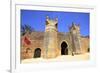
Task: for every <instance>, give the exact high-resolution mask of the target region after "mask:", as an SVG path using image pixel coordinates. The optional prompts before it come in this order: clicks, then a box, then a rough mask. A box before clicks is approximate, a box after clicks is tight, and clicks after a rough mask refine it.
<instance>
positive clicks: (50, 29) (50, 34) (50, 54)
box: [43, 16, 59, 58]
mask: <svg viewBox="0 0 100 73" xmlns="http://www.w3.org/2000/svg"><path fill="white" fill-rule="evenodd" d="M57 24H58V19H57V18H56V19H54V20H52V19H50V18H49V17H48V16H47V17H46V25H45V35H44V56H43V57H44V58H54V57H56V56H58V52H59V51H58V42H57Z"/></svg>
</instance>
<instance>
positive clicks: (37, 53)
mask: <svg viewBox="0 0 100 73" xmlns="http://www.w3.org/2000/svg"><path fill="white" fill-rule="evenodd" d="M39 57H41V49H40V48H36V49H35V51H34V58H39Z"/></svg>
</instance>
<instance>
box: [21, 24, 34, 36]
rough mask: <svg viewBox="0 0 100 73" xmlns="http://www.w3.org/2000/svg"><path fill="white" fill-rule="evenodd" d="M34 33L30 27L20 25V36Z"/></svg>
mask: <svg viewBox="0 0 100 73" xmlns="http://www.w3.org/2000/svg"><path fill="white" fill-rule="evenodd" d="M32 31H34V30H33V28H32V27H31V26H30V25H26V24H25V25H22V26H21V35H22V36H23V35H25V34H26V33H28V34H31V32H32Z"/></svg>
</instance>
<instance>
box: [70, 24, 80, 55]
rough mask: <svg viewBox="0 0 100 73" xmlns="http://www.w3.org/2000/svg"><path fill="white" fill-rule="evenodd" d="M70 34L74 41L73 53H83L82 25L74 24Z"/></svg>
mask: <svg viewBox="0 0 100 73" xmlns="http://www.w3.org/2000/svg"><path fill="white" fill-rule="evenodd" d="M70 34H71V39H72V52H73V53H74V54H80V53H81V36H80V25H76V24H75V23H72V26H71V27H70Z"/></svg>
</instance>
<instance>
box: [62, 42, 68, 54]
mask: <svg viewBox="0 0 100 73" xmlns="http://www.w3.org/2000/svg"><path fill="white" fill-rule="evenodd" d="M67 47H68V45H67V43H66V42H62V44H61V55H68V48H67Z"/></svg>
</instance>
